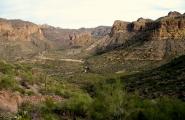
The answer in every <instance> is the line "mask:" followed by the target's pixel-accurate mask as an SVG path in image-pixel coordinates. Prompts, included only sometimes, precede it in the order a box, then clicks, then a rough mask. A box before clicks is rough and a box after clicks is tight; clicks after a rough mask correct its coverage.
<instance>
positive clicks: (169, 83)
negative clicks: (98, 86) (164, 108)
mask: <svg viewBox="0 0 185 120" xmlns="http://www.w3.org/2000/svg"><path fill="white" fill-rule="evenodd" d="M184 76H185V56H184V55H183V56H180V57H178V58H175V59H174V60H172V61H171V62H169V63H167V64H165V65H163V66H161V67H159V68H156V69H152V70H149V71H145V72H141V73H137V74H133V75H130V76H125V77H122V79H123V80H124V83H126V87H127V89H128V91H134V90H137V91H139V92H140V94H141V95H143V96H148V97H151V98H156V97H159V96H164V95H168V96H176V97H178V98H179V99H182V100H185V79H184Z"/></svg>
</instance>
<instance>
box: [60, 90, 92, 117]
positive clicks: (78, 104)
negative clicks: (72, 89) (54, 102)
mask: <svg viewBox="0 0 185 120" xmlns="http://www.w3.org/2000/svg"><path fill="white" fill-rule="evenodd" d="M91 103H92V98H91V97H90V96H89V95H88V94H86V93H76V94H75V95H73V96H72V97H71V98H69V100H67V101H65V103H64V104H63V105H62V111H63V112H64V113H66V114H69V115H70V116H73V117H77V116H79V117H86V116H87V114H88V109H89V107H90V105H91Z"/></svg>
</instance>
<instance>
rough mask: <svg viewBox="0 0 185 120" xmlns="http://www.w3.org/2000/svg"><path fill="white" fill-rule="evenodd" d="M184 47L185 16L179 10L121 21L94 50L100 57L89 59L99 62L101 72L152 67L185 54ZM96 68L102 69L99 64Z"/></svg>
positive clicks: (116, 22) (94, 67) (115, 23)
mask: <svg viewBox="0 0 185 120" xmlns="http://www.w3.org/2000/svg"><path fill="white" fill-rule="evenodd" d="M184 46H185V16H184V15H183V14H180V13H178V12H170V13H169V14H168V15H167V16H165V17H161V18H159V19H157V20H150V19H144V18H139V19H138V20H137V21H134V22H131V23H130V22H124V21H119V20H117V21H115V22H114V24H113V27H112V31H111V34H110V36H109V37H107V38H106V39H103V40H102V41H101V42H99V43H98V44H96V45H95V46H94V47H93V48H92V49H91V50H92V51H93V50H94V54H95V55H97V56H95V57H92V58H90V59H89V62H90V63H92V64H93V63H96V64H97V66H99V68H100V69H101V70H100V71H104V70H107V69H113V70H112V71H113V72H118V71H128V70H136V71H138V70H143V69H148V68H149V69H150V68H152V67H155V66H159V65H160V64H164V63H166V61H169V60H170V59H172V58H174V57H176V56H180V55H183V54H184V53H185V47H184ZM102 62H103V63H102ZM114 66H117V67H116V68H115V67H114ZM92 69H94V71H96V70H97V71H98V68H96V66H92Z"/></svg>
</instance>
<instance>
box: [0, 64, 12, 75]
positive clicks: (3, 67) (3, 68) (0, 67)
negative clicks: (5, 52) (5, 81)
mask: <svg viewBox="0 0 185 120" xmlns="http://www.w3.org/2000/svg"><path fill="white" fill-rule="evenodd" d="M0 72H2V73H3V74H13V72H14V66H13V65H11V64H8V63H6V62H5V61H0Z"/></svg>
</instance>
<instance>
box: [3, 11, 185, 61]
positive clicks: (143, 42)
mask: <svg viewBox="0 0 185 120" xmlns="http://www.w3.org/2000/svg"><path fill="white" fill-rule="evenodd" d="M0 41H1V44H0V46H1V48H0V55H1V56H2V57H3V58H15V56H16V58H20V57H25V56H33V55H35V54H37V53H39V52H42V51H45V50H51V49H71V48H78V49H79V48H80V49H83V51H85V52H86V53H88V54H102V53H108V54H110V53H111V52H113V53H114V52H115V49H116V51H117V52H116V53H119V54H117V55H116V54H115V53H114V54H115V55H114V57H112V59H114V58H116V59H118V58H119V57H121V58H120V59H122V60H127V61H128V60H132V61H133V60H137V61H138V60H140V61H144V60H147V61H161V60H163V59H165V58H167V57H171V56H173V57H174V56H178V55H182V54H184V53H185V47H184V46H185V15H184V14H181V13H179V12H170V13H169V14H168V15H167V16H164V17H161V18H159V19H157V20H150V19H144V18H139V19H138V20H137V21H134V22H124V21H120V20H116V21H115V22H114V24H113V26H112V27H109V26H99V27H97V28H81V29H62V28H56V27H53V26H49V25H36V24H34V23H31V22H27V21H22V20H7V19H0ZM120 52H121V53H120Z"/></svg>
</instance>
